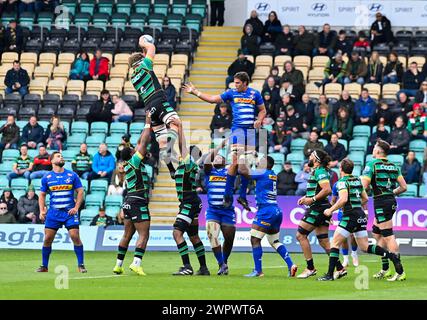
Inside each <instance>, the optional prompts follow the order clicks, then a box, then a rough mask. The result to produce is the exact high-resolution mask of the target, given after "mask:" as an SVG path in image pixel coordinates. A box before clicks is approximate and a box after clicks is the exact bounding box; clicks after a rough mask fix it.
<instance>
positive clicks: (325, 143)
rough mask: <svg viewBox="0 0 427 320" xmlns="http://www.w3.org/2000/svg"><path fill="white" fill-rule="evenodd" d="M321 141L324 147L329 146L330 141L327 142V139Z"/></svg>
mask: <svg viewBox="0 0 427 320" xmlns="http://www.w3.org/2000/svg"><path fill="white" fill-rule="evenodd" d="M319 141H320V142H321V143H323V146H324V147H326V146H327V145H328V140H326V139H319Z"/></svg>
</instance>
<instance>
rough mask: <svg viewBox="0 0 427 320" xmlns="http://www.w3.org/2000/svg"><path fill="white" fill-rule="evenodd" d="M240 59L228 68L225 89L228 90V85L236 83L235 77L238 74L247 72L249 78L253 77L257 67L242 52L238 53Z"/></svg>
mask: <svg viewBox="0 0 427 320" xmlns="http://www.w3.org/2000/svg"><path fill="white" fill-rule="evenodd" d="M237 55H238V58H237V59H236V60H234V62H233V63H232V64H231V65H230V66H229V67H228V70H227V75H228V76H227V78H226V80H225V88H226V89H228V85H229V84H230V83H231V82H233V81H234V75H235V74H236V73H238V72H242V71H243V72H246V73H247V74H248V75H249V78H252V75H253V74H254V71H255V65H254V64H253V63H252V62H251V61H249V60H248V59H247V58H246V57H245V54H244V53H243V52H242V50H238V52H237Z"/></svg>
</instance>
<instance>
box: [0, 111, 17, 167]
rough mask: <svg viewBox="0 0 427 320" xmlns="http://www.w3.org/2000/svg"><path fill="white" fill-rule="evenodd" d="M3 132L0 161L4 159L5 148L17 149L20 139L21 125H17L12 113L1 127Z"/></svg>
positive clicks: (0, 144)
mask: <svg viewBox="0 0 427 320" xmlns="http://www.w3.org/2000/svg"><path fill="white" fill-rule="evenodd" d="M0 133H1V134H2V137H1V141H0V162H1V160H2V154H3V150H5V149H16V148H17V143H18V141H19V127H18V126H17V125H16V122H15V116H14V115H12V114H10V115H8V116H7V120H6V123H5V124H4V125H2V126H1V127H0Z"/></svg>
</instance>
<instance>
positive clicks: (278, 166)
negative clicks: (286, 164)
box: [273, 164, 283, 174]
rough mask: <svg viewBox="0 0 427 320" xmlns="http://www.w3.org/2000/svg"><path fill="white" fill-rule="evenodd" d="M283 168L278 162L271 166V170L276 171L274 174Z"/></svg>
mask: <svg viewBox="0 0 427 320" xmlns="http://www.w3.org/2000/svg"><path fill="white" fill-rule="evenodd" d="M282 170H283V166H281V165H280V164H275V165H274V166H273V171H274V172H275V173H276V174H279V172H280V171H282Z"/></svg>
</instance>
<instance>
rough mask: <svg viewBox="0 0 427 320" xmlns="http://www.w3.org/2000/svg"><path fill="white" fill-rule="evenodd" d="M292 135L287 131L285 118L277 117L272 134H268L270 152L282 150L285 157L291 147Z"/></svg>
mask: <svg viewBox="0 0 427 320" xmlns="http://www.w3.org/2000/svg"><path fill="white" fill-rule="evenodd" d="M291 141H292V136H291V135H290V134H288V133H287V130H286V128H285V122H284V120H283V118H277V120H276V125H275V126H274V129H273V131H271V134H269V135H268V145H269V146H268V153H274V152H280V153H281V154H283V157H285V155H287V154H288V153H289V150H290V149H291Z"/></svg>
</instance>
